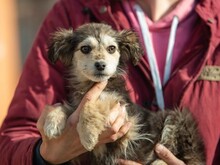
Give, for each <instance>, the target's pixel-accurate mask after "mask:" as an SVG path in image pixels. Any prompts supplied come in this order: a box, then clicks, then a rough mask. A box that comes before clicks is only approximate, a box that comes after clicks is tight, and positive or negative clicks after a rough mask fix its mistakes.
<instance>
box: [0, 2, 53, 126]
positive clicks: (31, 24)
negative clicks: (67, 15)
mask: <svg viewBox="0 0 220 165" xmlns="http://www.w3.org/2000/svg"><path fill="white" fill-rule="evenodd" d="M55 1H56V0H0V4H1V5H0V125H1V123H2V120H3V119H4V117H5V115H6V113H7V109H8V106H9V104H10V101H11V99H12V97H13V94H14V90H15V87H16V85H17V83H18V79H19V77H20V73H21V70H22V66H23V63H24V61H25V58H26V56H27V54H28V52H29V50H30V48H31V45H32V43H33V40H34V38H35V35H36V34H37V32H38V29H39V27H40V25H41V23H42V21H43V19H44V17H45V16H46V14H47V13H48V11H49V9H50V8H51V7H52V6H53V4H54V3H55Z"/></svg>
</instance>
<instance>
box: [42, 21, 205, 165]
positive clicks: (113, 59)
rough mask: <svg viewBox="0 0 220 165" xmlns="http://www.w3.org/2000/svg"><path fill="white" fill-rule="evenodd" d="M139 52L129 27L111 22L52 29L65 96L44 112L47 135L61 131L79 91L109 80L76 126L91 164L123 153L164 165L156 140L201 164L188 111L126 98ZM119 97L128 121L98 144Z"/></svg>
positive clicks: (108, 162)
mask: <svg viewBox="0 0 220 165" xmlns="http://www.w3.org/2000/svg"><path fill="white" fill-rule="evenodd" d="M141 56H142V51H141V48H140V45H139V42H138V37H137V35H136V34H135V33H134V32H133V31H131V30H123V31H120V32H117V31H115V30H113V29H112V28H111V27H110V26H109V25H105V24H99V23H91V24H85V25H82V26H81V27H79V28H78V29H76V30H75V31H73V30H65V29H62V30H59V31H57V32H56V33H54V34H53V36H52V38H51V43H50V46H49V51H48V57H49V59H50V61H51V62H53V63H55V62H56V61H57V60H60V61H61V62H63V64H64V65H65V66H66V67H68V73H69V74H68V79H67V81H68V90H69V95H68V100H67V101H66V103H64V105H62V106H60V107H57V108H56V109H55V110H54V111H52V112H50V113H49V114H48V116H47V118H46V122H45V125H44V131H45V134H46V135H47V136H48V137H49V138H56V137H58V136H60V135H61V134H62V131H63V129H64V128H65V124H66V120H67V118H68V116H69V115H70V114H71V113H72V112H73V111H74V110H75V109H76V108H77V106H78V105H79V103H80V101H81V99H82V98H83V95H84V94H85V93H86V92H87V91H88V90H89V89H90V88H91V87H92V85H94V83H95V82H101V81H106V80H108V84H107V87H106V88H105V89H104V91H103V92H102V94H101V95H100V97H99V99H98V100H97V101H95V102H92V103H88V104H86V105H85V106H84V109H83V110H82V111H81V114H80V118H79V122H78V125H77V131H78V133H79V137H80V140H81V143H82V145H83V146H84V147H85V148H86V149H87V150H88V151H91V152H89V154H90V157H91V164H93V165H114V164H117V159H119V158H121V159H128V160H134V161H138V162H140V163H142V164H144V165H145V164H151V165H166V163H165V162H163V161H162V160H160V159H159V158H158V157H157V156H156V154H155V153H154V147H155V145H156V144H157V143H161V144H163V145H165V146H166V147H167V148H168V149H169V150H170V151H171V152H172V153H174V155H175V156H177V157H178V158H179V159H181V160H183V161H184V162H185V163H186V164H187V165H203V164H205V154H204V146H203V143H202V140H201V137H200V135H199V133H198V131H197V125H196V123H195V121H194V119H193V118H192V116H191V115H190V113H189V112H187V111H186V110H183V111H178V110H174V111H171V110H170V111H169V110H167V111H165V112H157V113H155V112H150V111H149V110H146V109H144V108H141V107H139V106H137V105H135V104H133V103H132V102H131V100H130V99H129V95H128V91H126V88H125V82H124V78H123V74H125V73H126V63H127V62H128V60H131V61H132V62H133V64H134V65H135V64H137V63H138V61H139V59H140V58H141ZM118 102H120V103H121V104H126V113H127V120H128V121H130V122H131V123H132V126H131V128H130V130H129V131H128V132H127V134H126V135H124V136H123V137H122V138H120V139H118V140H116V141H115V142H112V143H108V144H105V145H101V146H98V147H96V144H97V143H98V137H99V135H100V134H101V132H102V131H103V130H105V128H106V127H108V124H109V123H108V118H107V117H108V115H109V113H110V110H111V109H112V107H113V106H114V105H115V104H117V103H118ZM73 162H74V160H73Z"/></svg>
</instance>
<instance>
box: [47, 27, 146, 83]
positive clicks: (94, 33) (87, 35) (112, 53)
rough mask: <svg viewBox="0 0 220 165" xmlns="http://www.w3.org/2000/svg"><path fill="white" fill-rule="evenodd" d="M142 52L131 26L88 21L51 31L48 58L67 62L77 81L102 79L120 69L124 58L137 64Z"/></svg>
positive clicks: (122, 66)
mask: <svg viewBox="0 0 220 165" xmlns="http://www.w3.org/2000/svg"><path fill="white" fill-rule="evenodd" d="M141 55H142V49H141V48H140V45H139V41H138V37H137V35H136V33H134V32H133V31H131V30H123V31H121V32H117V31H115V30H113V29H112V28H111V26H109V25H106V24H100V23H91V24H85V25H82V26H80V27H79V28H78V29H76V30H75V31H73V30H65V29H61V30H59V31H57V32H55V33H54V34H53V35H52V38H51V43H50V46H49V51H48V58H49V60H50V61H51V62H52V63H55V62H56V61H57V60H58V59H59V60H61V62H63V63H64V64H65V65H67V66H71V72H73V73H74V75H75V76H77V77H78V78H79V81H86V80H91V81H94V82H99V81H104V80H107V79H109V78H110V77H112V76H114V75H117V74H120V73H121V72H123V70H124V67H125V64H126V62H127V60H128V59H131V60H132V62H133V63H134V64H137V62H138V61H139V59H140V57H141Z"/></svg>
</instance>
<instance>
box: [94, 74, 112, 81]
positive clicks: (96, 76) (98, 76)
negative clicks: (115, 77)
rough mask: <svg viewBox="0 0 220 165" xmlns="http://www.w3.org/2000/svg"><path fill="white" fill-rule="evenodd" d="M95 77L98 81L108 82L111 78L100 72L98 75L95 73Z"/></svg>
mask: <svg viewBox="0 0 220 165" xmlns="http://www.w3.org/2000/svg"><path fill="white" fill-rule="evenodd" d="M93 77H94V79H95V80H96V81H104V80H108V79H109V78H110V75H108V74H105V73H101V72H98V73H95V74H94V75H93Z"/></svg>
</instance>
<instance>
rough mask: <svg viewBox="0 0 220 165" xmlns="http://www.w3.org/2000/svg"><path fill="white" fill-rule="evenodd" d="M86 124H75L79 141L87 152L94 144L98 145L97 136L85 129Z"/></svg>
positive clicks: (95, 133)
mask: <svg viewBox="0 0 220 165" xmlns="http://www.w3.org/2000/svg"><path fill="white" fill-rule="evenodd" d="M86 126H88V125H87V124H85V123H83V122H79V123H78V124H77V131H78V133H79V137H80V141H81V144H82V145H83V147H84V148H85V149H86V150H87V151H92V150H93V149H94V148H95V146H96V144H97V143H98V136H99V134H98V133H97V132H92V130H90V129H89V128H86Z"/></svg>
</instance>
